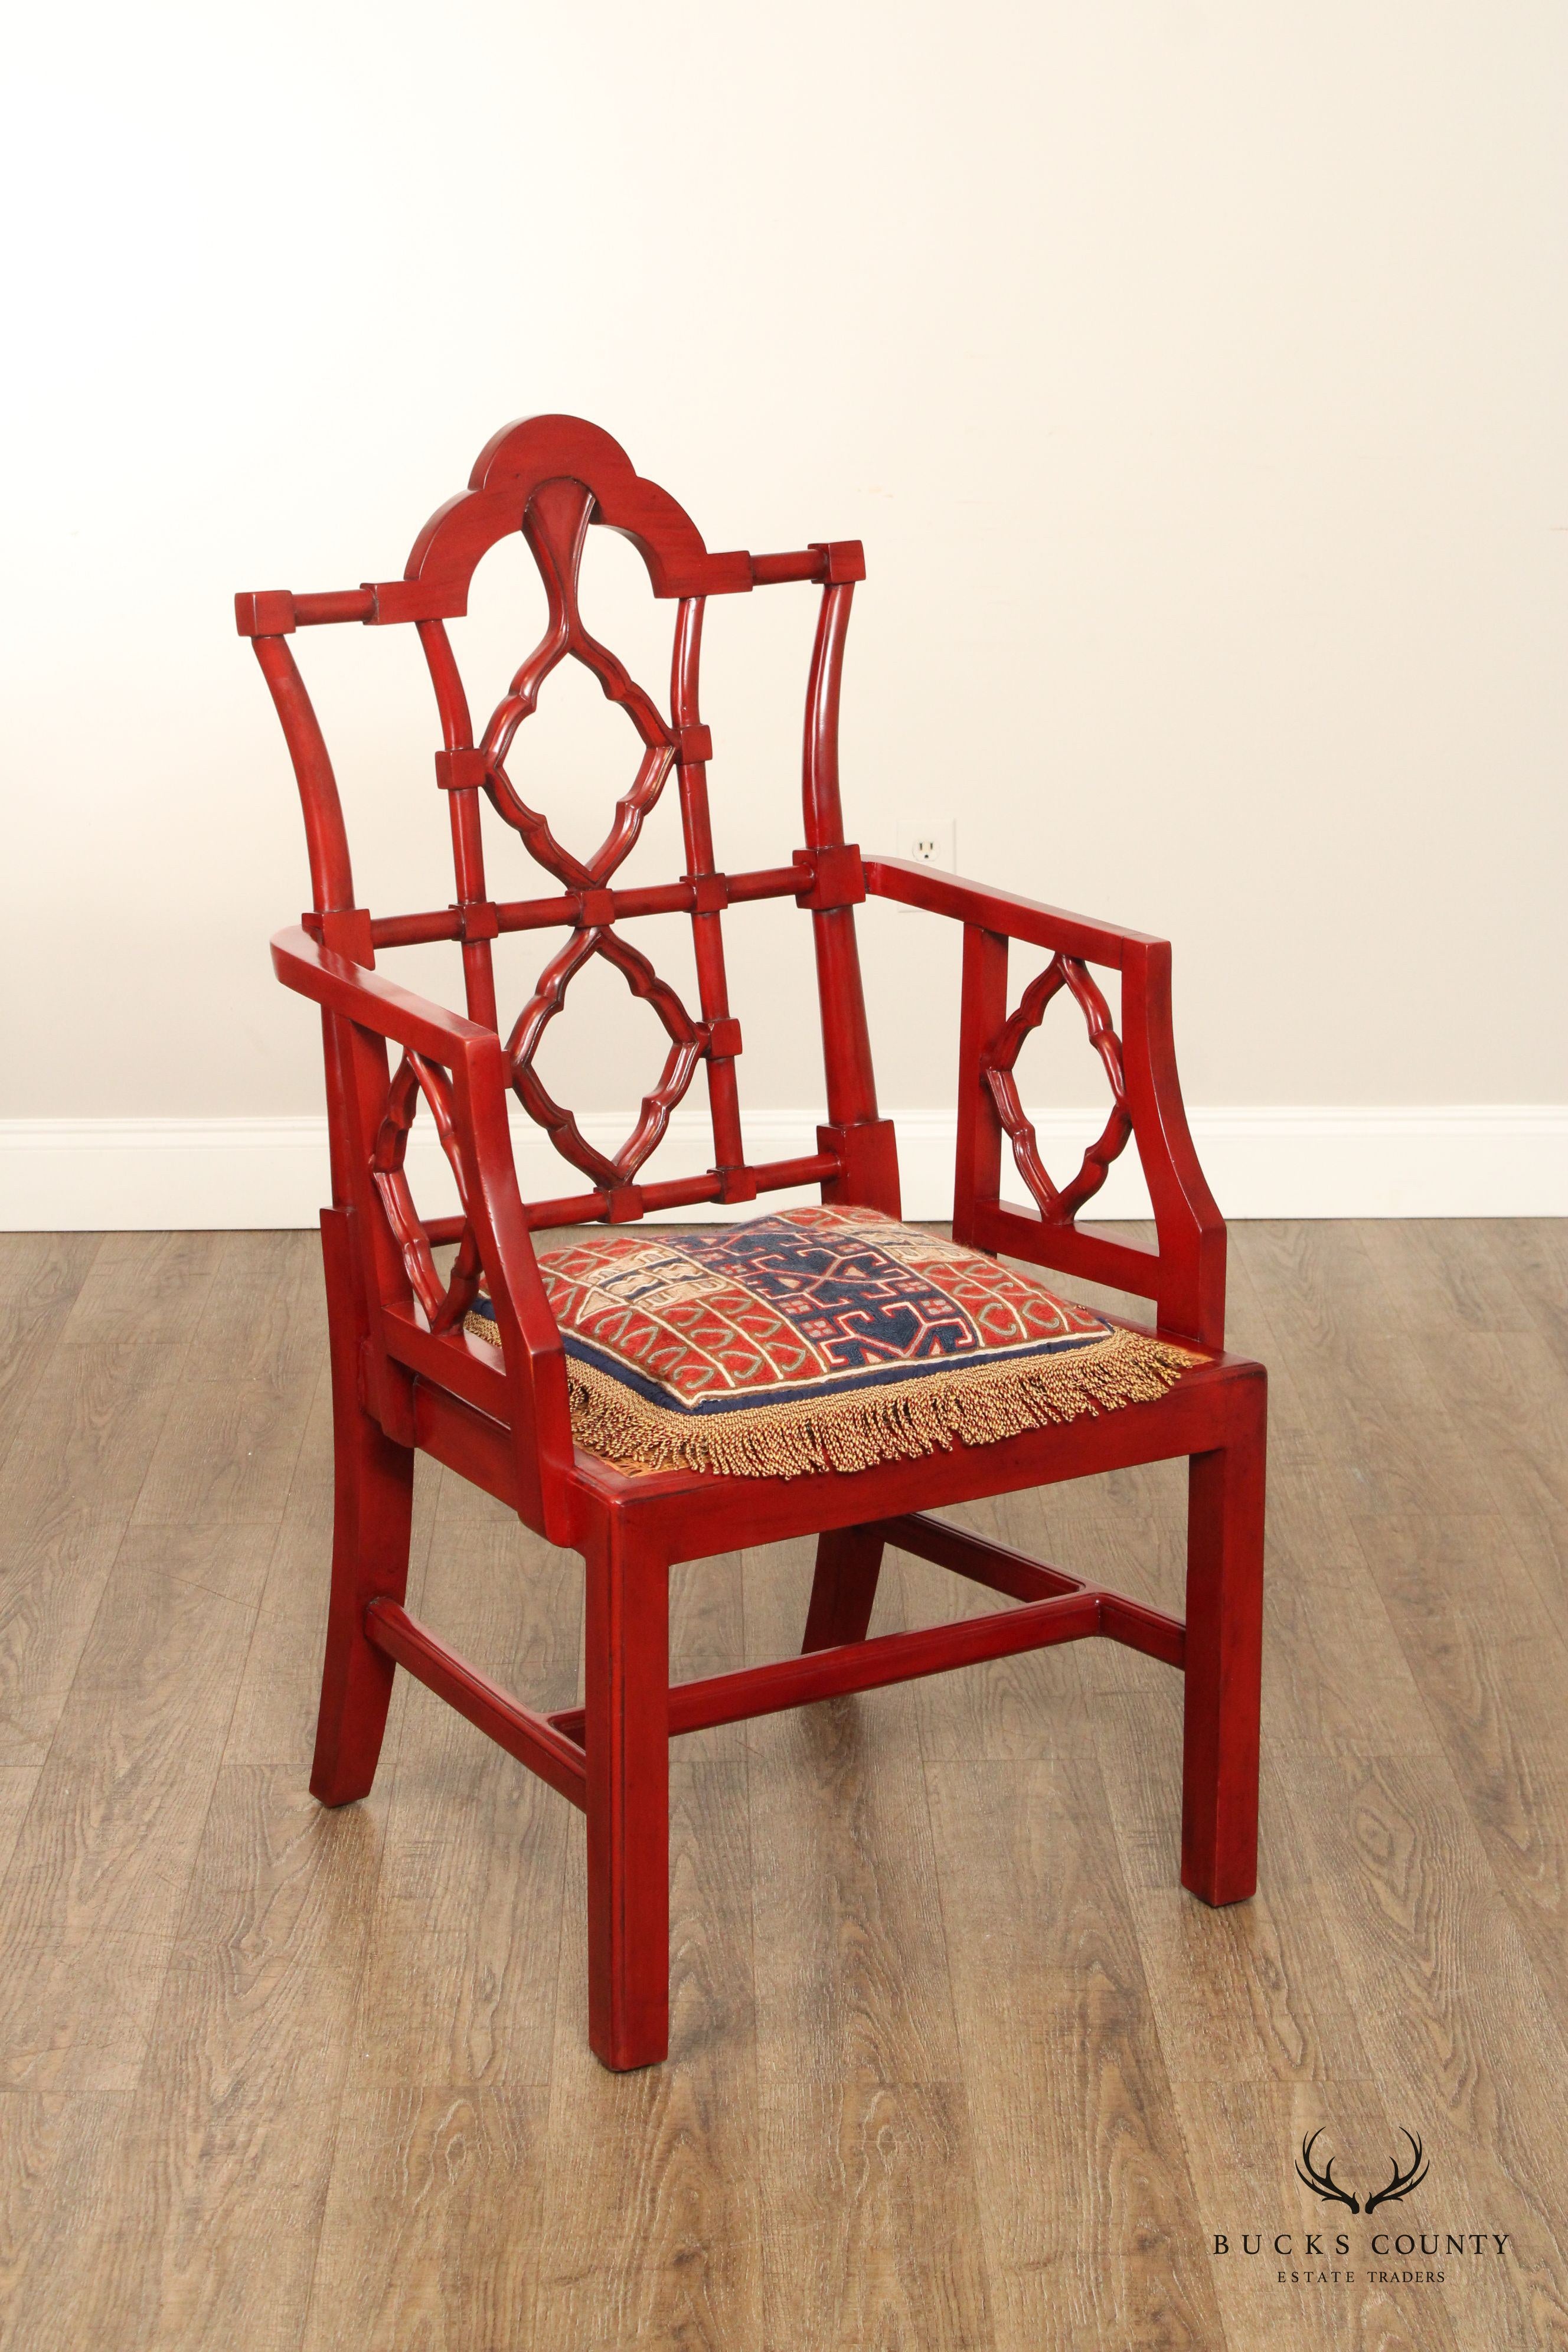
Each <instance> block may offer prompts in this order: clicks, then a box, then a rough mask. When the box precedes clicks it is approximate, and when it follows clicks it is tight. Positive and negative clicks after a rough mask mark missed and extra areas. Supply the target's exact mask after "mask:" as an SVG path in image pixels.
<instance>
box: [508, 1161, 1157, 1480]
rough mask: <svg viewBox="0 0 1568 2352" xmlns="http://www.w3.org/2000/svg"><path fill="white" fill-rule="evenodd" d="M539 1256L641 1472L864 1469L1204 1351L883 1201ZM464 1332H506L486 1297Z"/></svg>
mask: <svg viewBox="0 0 1568 2352" xmlns="http://www.w3.org/2000/svg"><path fill="white" fill-rule="evenodd" d="M540 1272H541V1274H542V1277H543V1282H544V1288H545V1291H546V1293H547V1294H548V1297H549V1300H550V1304H551V1307H552V1308H553V1310H554V1314H555V1319H556V1322H557V1323H558V1325H559V1326H560V1329H561V1336H562V1340H563V1345H564V1348H565V1352H566V1373H567V1381H568V1385H569V1388H570V1391H571V1398H572V1427H573V1433H574V1436H575V1438H576V1440H577V1443H578V1444H580V1445H583V1446H584V1447H586V1448H587V1449H588V1450H589V1451H590V1452H591V1453H594V1454H602V1455H604V1456H605V1458H606V1459H607V1460H609V1461H612V1462H617V1463H621V1464H625V1465H637V1466H638V1467H640V1468H645V1469H668V1468H674V1467H677V1466H679V1467H683V1468H686V1469H689V1470H711V1471H719V1472H722V1473H724V1474H725V1475H729V1476H731V1477H742V1478H790V1477H795V1476H798V1475H800V1474H801V1473H803V1472H805V1471H816V1470H864V1469H867V1468H868V1467H869V1466H870V1465H872V1464H873V1463H877V1462H887V1461H890V1460H893V1459H894V1458H895V1457H897V1456H900V1455H904V1456H908V1455H913V1454H930V1453H932V1452H933V1451H935V1449H936V1448H937V1447H939V1446H951V1445H953V1444H963V1445H985V1444H991V1443H992V1442H993V1441H994V1440H995V1439H997V1438H1003V1437H1013V1436H1016V1435H1017V1433H1019V1432H1020V1431H1021V1430H1026V1429H1038V1428H1040V1427H1042V1426H1043V1425H1044V1424H1045V1423H1047V1422H1053V1421H1070V1420H1072V1419H1073V1418H1074V1416H1075V1415H1076V1414H1079V1413H1084V1412H1113V1411H1114V1410H1115V1408H1116V1407H1117V1406H1118V1405H1124V1404H1131V1403H1135V1402H1142V1401H1144V1400H1147V1399H1150V1398H1154V1397H1158V1396H1161V1395H1163V1393H1164V1391H1165V1390H1166V1389H1168V1388H1169V1387H1170V1386H1171V1384H1172V1383H1173V1381H1176V1380H1178V1379H1179V1378H1180V1377H1181V1374H1182V1372H1183V1371H1184V1370H1186V1369H1187V1367H1188V1366H1189V1365H1190V1364H1191V1363H1192V1362H1193V1361H1194V1358H1193V1357H1191V1356H1190V1355H1187V1354H1185V1353H1184V1351H1183V1350H1182V1349H1178V1348H1173V1347H1171V1346H1169V1345H1167V1344H1166V1343H1165V1342H1163V1341H1162V1340H1158V1339H1151V1338H1149V1337H1147V1336H1146V1335H1145V1334H1143V1333H1142V1332H1137V1331H1129V1330H1125V1329H1123V1328H1121V1326H1119V1325H1116V1324H1112V1323H1108V1322H1106V1321H1105V1320H1104V1319H1103V1318H1102V1317H1100V1316H1099V1315H1096V1314H1094V1313H1093V1312H1092V1311H1091V1310H1090V1309H1089V1307H1078V1306H1075V1305H1073V1304H1072V1302H1071V1301H1070V1300H1068V1299H1065V1298H1058V1297H1057V1296H1056V1295H1055V1293H1054V1292H1052V1291H1049V1290H1047V1289H1046V1288H1045V1286H1044V1285H1043V1284H1041V1283H1038V1282H1035V1281H1033V1280H1031V1279H1030V1278H1029V1276H1026V1275H1022V1274H1016V1273H1015V1272H1013V1270H1012V1269H1011V1268H1010V1267H1008V1266H1005V1265H1000V1264H999V1263H998V1261H997V1260H996V1259H995V1258H992V1257H985V1256H983V1255H981V1254H980V1253H979V1252H977V1251H975V1250H971V1249H965V1248H963V1247H962V1246H961V1245H960V1244H957V1243H955V1242H949V1241H942V1240H940V1239H938V1238H937V1237H936V1236H935V1235H933V1234H928V1233H922V1232H921V1231H920V1230H919V1229H918V1228H917V1227H915V1226H913V1225H904V1224H900V1223H897V1222H896V1220H895V1219H893V1218H891V1217H887V1216H883V1215H881V1214H879V1213H878V1212H877V1211H875V1210H871V1209H840V1208H828V1207H820V1208H816V1207H813V1208H805V1209H785V1210H784V1211H782V1212H781V1213H779V1214H777V1215H774V1216H767V1217H754V1218H752V1219H751V1220H750V1221H749V1222H748V1223H744V1224H739V1225H729V1226H725V1227H723V1228H721V1230H719V1231H717V1232H714V1233H708V1234H669V1233H667V1232H661V1231H660V1230H659V1229H658V1227H657V1226H652V1227H650V1226H643V1227H640V1228H638V1229H637V1231H635V1232H628V1231H627V1230H626V1228H624V1227H622V1228H620V1229H609V1230H606V1231H605V1232H603V1233H599V1234H595V1235H594V1237H593V1239H592V1240H590V1241H584V1242H580V1243H578V1244H575V1245H574V1246H573V1247H571V1248H568V1249H563V1250H560V1251H556V1252H552V1254H550V1255H547V1256H542V1257H541V1259H540ZM466 1328H468V1330H469V1331H471V1332H473V1333H474V1334H475V1335H476V1336H477V1337H479V1339H488V1340H489V1342H490V1343H491V1344H492V1345H499V1334H498V1331H497V1328H496V1321H495V1317H494V1315H493V1313H492V1312H491V1309H490V1305H489V1300H488V1299H487V1298H483V1297H481V1298H480V1299H479V1301H478V1303H477V1305H476V1307H475V1308H474V1310H473V1311H472V1312H471V1313H470V1314H469V1316H468V1318H467V1326H466Z"/></svg>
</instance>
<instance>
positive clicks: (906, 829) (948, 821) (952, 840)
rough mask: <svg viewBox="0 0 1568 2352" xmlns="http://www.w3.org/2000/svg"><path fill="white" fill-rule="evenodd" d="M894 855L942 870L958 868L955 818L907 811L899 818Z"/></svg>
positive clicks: (945, 872)
mask: <svg viewBox="0 0 1568 2352" xmlns="http://www.w3.org/2000/svg"><path fill="white" fill-rule="evenodd" d="M894 855H895V856H899V857H910V858H912V859H913V860H914V861H915V863H916V864H917V865H920V866H941V868H942V872H943V873H944V874H956V873H957V871H958V821H957V819H956V818H955V817H951V816H923V815H907V816H900V818H899V845H898V848H897V850H896V851H895V852H894Z"/></svg>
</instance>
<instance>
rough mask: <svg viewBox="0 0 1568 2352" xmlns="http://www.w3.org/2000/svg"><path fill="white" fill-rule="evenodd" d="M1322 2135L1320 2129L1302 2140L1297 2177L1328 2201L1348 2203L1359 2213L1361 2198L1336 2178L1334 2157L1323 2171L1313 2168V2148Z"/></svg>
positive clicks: (1353, 2211)
mask: <svg viewBox="0 0 1568 2352" xmlns="http://www.w3.org/2000/svg"><path fill="white" fill-rule="evenodd" d="M1322 2137H1323V2135H1322V2132H1321V2129H1320V2130H1318V2131H1315V2132H1313V2133H1312V2134H1311V2136H1310V2138H1307V2139H1304V2140H1303V2141H1302V2142H1301V2161H1300V2164H1299V2165H1298V2166H1297V2167H1296V2178H1297V2179H1298V2180H1301V2181H1304V2182H1305V2183H1306V2185H1307V2187H1308V2188H1309V2189H1311V2190H1312V2191H1313V2192H1314V2194H1315V2195H1317V2196H1319V2197H1321V2198H1323V2199H1324V2200H1325V2201H1327V2202H1328V2203H1330V2204H1333V2205H1348V2206H1349V2207H1350V2209H1351V2211H1352V2213H1359V2212H1360V2211H1361V2200H1360V2198H1359V2197H1352V2194H1351V2192H1350V2190H1349V2189H1342V2188H1341V2187H1340V2184H1339V2182H1338V2181H1337V2180H1336V2179H1334V2160H1333V2158H1332V2157H1331V2158H1329V2160H1328V2162H1327V2164H1325V2165H1324V2167H1323V2168H1322V2170H1321V2172H1316V2171H1314V2170H1313V2168H1312V2149H1313V2147H1314V2146H1315V2145H1316V2143H1317V2142H1318V2141H1319V2140H1321V2138H1322Z"/></svg>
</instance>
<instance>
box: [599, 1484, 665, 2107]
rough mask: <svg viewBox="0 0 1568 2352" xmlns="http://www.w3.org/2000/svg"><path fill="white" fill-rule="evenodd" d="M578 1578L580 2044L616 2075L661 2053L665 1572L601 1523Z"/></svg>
mask: <svg viewBox="0 0 1568 2352" xmlns="http://www.w3.org/2000/svg"><path fill="white" fill-rule="evenodd" d="M587 1576H588V1589H587V1609H586V1631H585V1636H584V1726H583V1737H584V1743H585V1745H586V1748H587V1764H588V2040H589V2042H590V2045H591V2046H592V2048H593V2051H594V2054H595V2057H596V2058H598V2059H599V2060H600V2062H601V2063H602V2064H604V2065H605V2066H608V2067H610V2068H612V2069H613V2070H614V2071H615V2072H616V2073H617V2074H620V2073H625V2072H626V2071H628V2070H629V2069H630V2068H632V2067H634V2066H653V2065H657V2064H658V2061H659V2060H660V2059H661V2058H663V2057H664V2056H665V2055H666V2053H667V2052H668V2048H669V1571H668V1564H667V1563H666V1562H665V1561H664V1560H663V1559H660V1558H658V1557H657V1556H654V1555H650V1554H649V1553H647V1551H646V1550H643V1549H640V1548H639V1547H638V1546H637V1545H636V1543H635V1542H634V1541H633V1540H632V1539H631V1538H628V1537H626V1535H625V1534H624V1533H623V1531H622V1530H621V1528H619V1527H618V1526H617V1525H616V1524H615V1523H614V1522H612V1524H611V1527H610V1528H609V1530H608V1531H607V1532H606V1533H605V1535H604V1536H603V1537H600V1538H595V1540H594V1542H593V1543H592V1545H591V1546H590V1549H589V1551H588V1555H587Z"/></svg>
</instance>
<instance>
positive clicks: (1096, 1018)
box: [865, 857, 1226, 1348]
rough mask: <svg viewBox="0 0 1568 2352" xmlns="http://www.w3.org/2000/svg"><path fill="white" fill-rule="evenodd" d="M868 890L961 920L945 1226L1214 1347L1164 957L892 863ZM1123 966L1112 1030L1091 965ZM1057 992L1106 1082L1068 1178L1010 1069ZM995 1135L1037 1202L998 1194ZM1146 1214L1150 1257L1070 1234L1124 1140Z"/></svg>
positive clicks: (1124, 1245)
mask: <svg viewBox="0 0 1568 2352" xmlns="http://www.w3.org/2000/svg"><path fill="white" fill-rule="evenodd" d="M865 870H866V880H867V885H868V888H869V889H870V890H871V892H872V893H873V894H874V895H875V896H877V897H879V898H893V899H898V900H901V901H902V902H903V903H904V904H905V905H906V906H912V907H920V908H924V909H925V910H926V911H927V912H929V913H931V914H938V915H945V916H948V917H950V918H952V919H954V920H956V921H958V922H961V923H962V924H963V1002H962V1009H961V1013H960V1021H959V1071H958V1150H957V1158H956V1163H955V1167H954V1180H953V1211H952V1231H953V1238H954V1239H955V1240H957V1241H963V1242H968V1243H970V1244H972V1245H973V1246H974V1247H975V1248H978V1249H985V1250H993V1251H995V1252H998V1253H1000V1254H1003V1255H1007V1256H1010V1257H1016V1258H1023V1259H1025V1260H1026V1261H1028V1262H1030V1263H1033V1264H1035V1265H1046V1266H1050V1267H1053V1268H1055V1269H1056V1270H1058V1272H1060V1273H1063V1274H1069V1275H1077V1276H1080V1277H1081V1278H1083V1279H1085V1280H1088V1281H1091V1282H1103V1283H1107V1284H1110V1286H1113V1287H1114V1288H1116V1289H1119V1290H1130V1291H1131V1292H1132V1293H1133V1294H1134V1296H1135V1297H1142V1298H1152V1299H1153V1300H1154V1301H1155V1302H1156V1306H1157V1309H1158V1318H1159V1327H1160V1328H1161V1329H1162V1330H1163V1331H1165V1332H1168V1333H1169V1334H1170V1335H1171V1336H1172V1337H1173V1338H1181V1339H1196V1340H1197V1341H1199V1342H1200V1344H1201V1345H1203V1346H1205V1347H1210V1348H1219V1347H1223V1345H1224V1344H1225V1248H1226V1235H1225V1223H1224V1221H1223V1219H1222V1218H1221V1216H1220V1213H1219V1211H1218V1209H1217V1208H1216V1207H1215V1202H1214V1199H1213V1196H1212V1195H1211V1193H1210V1192H1209V1189H1208V1186H1207V1184H1206V1183H1205V1181H1204V1176H1203V1171H1202V1170H1201V1169H1200V1167H1199V1165H1198V1160H1197V1154H1196V1152H1195V1150H1194V1148H1193V1140H1192V1137H1191V1134H1190V1133H1189V1131H1188V1128H1187V1119H1186V1112H1185V1110H1184V1108H1183V1103H1182V1094H1181V1087H1180V1084H1179V1081H1178V1079H1177V1076H1176V1054H1175V1044H1174V1039H1173V1032H1172V1026H1171V950H1170V945H1169V943H1168V941H1166V940H1156V939H1151V938H1149V937H1148V936H1146V935H1145V934H1144V933H1143V932H1142V931H1131V930H1126V929H1121V928H1120V927H1119V926H1117V925H1114V924H1110V923H1097V922H1093V921H1091V920H1089V919H1088V918H1087V917H1084V916H1081V915H1072V914H1068V913H1067V912H1065V911H1064V910H1063V909H1062V908H1058V907H1046V906H1040V905H1037V903H1036V902H1035V901H1033V900H1031V899H1027V898H1016V897H1015V896H1013V895H1012V894H1010V893H1009V892H1006V891H999V890H992V889H988V888H986V887H984V886H982V885H981V884H979V883H973V882H965V881H962V880H960V878H959V877H957V876H956V875H951V874H942V873H939V872H933V871H932V870H931V868H930V867H929V866H917V865H913V864H910V863H909V862H907V861H906V860H904V859H901V858H896V857H885V858H868V859H867V860H866V868H865ZM1009 940H1026V941H1028V942H1029V943H1030V944H1031V945H1034V946H1036V947H1041V948H1045V949H1046V950H1048V951H1049V954H1050V958H1051V961H1050V962H1049V963H1048V964H1047V966H1046V968H1045V970H1044V971H1042V972H1040V973H1038V974H1037V977H1036V978H1035V979H1034V980H1032V981H1031V982H1029V984H1028V986H1027V987H1026V989H1025V990H1024V992H1023V993H1022V995H1021V996H1020V998H1019V1000H1018V1003H1017V1004H1016V1006H1015V1007H1014V1008H1013V1010H1012V1011H1011V1012H1009V1010H1008V1002H1007V947H1008V941H1009ZM1094 964H1098V965H1100V967H1101V969H1103V970H1108V971H1117V972H1120V974H1121V1020H1122V1031H1123V1034H1121V1035H1120V1036H1119V1035H1118V1034H1117V1032H1116V1029H1115V1027H1114V1026H1113V1024H1112V1021H1111V1015H1110V1007H1109V1005H1108V1004H1107V1003H1106V1000H1105V997H1104V995H1103V994H1102V992H1101V991H1100V987H1099V985H1098V984H1097V982H1096V981H1095V979H1094V976H1093V973H1092V971H1090V969H1089V967H1090V966H1091V965H1094ZM1058 995H1065V996H1067V997H1069V998H1071V999H1072V1000H1073V1001H1074V1002H1075V1003H1077V1005H1078V1007H1079V1011H1080V1012H1081V1013H1082V1014H1083V1017H1084V1023H1085V1026H1086V1028H1087V1031H1088V1042H1089V1045H1090V1046H1091V1047H1092V1049H1093V1050H1094V1052H1095V1053H1096V1054H1097V1055H1099V1057H1100V1064H1101V1066H1102V1068H1103V1069H1104V1072H1105V1075H1106V1077H1107V1079H1108V1081H1109V1083H1110V1117H1109V1118H1107V1120H1106V1123H1105V1127H1104V1129H1103V1130H1102V1132H1101V1133H1100V1136H1099V1137H1098V1138H1097V1139H1096V1140H1095V1141H1094V1142H1093V1143H1091V1144H1090V1145H1089V1149H1088V1150H1087V1151H1086V1152H1085V1153H1084V1155H1083V1160H1082V1162H1081V1164H1080V1166H1079V1170H1078V1172H1077V1173H1076V1175H1074V1176H1073V1177H1072V1178H1071V1179H1070V1181H1068V1182H1067V1183H1066V1184H1063V1185H1060V1186H1058V1184H1057V1183H1056V1182H1055V1181H1054V1180H1053V1179H1052V1177H1051V1176H1050V1174H1049V1173H1048V1172H1047V1169H1046V1166H1045V1162H1044V1160H1043V1158H1042V1156H1041V1151H1040V1145H1039V1139H1038V1137H1037V1134H1036V1132H1035V1129H1034V1126H1033V1124H1032V1123H1031V1121H1030V1120H1029V1118H1028V1117H1027V1115H1026V1112H1025V1110H1024V1108H1023V1105H1022V1103H1021V1101H1020V1100H1019V1097H1018V1088H1017V1083H1016V1078H1015V1076H1014V1069H1015V1066H1016V1062H1017V1058H1018V1054H1019V1051H1020V1049H1021V1047H1022V1046H1023V1044H1024V1042H1025V1040H1026V1037H1027V1036H1028V1035H1029V1034H1030V1033H1031V1032H1032V1031H1033V1030H1035V1029H1036V1028H1037V1027H1038V1026H1039V1024H1040V1022H1041V1021H1042V1020H1043V1019H1044V1018H1045V1015H1046V1012H1047V1007H1048V1006H1049V1005H1050V1003H1051V1002H1052V1000H1053V999H1054V998H1055V997H1057V996H1058ZM1004 1140H1005V1141H1006V1142H1007V1143H1008V1144H1010V1146H1011V1148H1012V1156H1013V1160H1014V1162H1015V1164H1016V1168H1017V1171H1018V1173H1019V1175H1020V1176H1021V1177H1022V1178H1023V1180H1024V1183H1025V1185H1026V1188H1027V1190H1028V1192H1029V1193H1030V1194H1031V1196H1032V1202H1033V1205H1032V1206H1031V1207H1028V1208H1022V1207H1017V1206H1015V1205H1014V1204H1012V1203H1010V1202H1005V1201H1004V1200H1003V1199H1002V1196H1001V1184H1002V1150H1003V1144H1004ZM1130 1140H1131V1142H1132V1143H1133V1144H1134V1145H1135V1147H1136V1149H1137V1152H1138V1157H1139V1160H1140V1162H1141V1164H1142V1170H1143V1175H1144V1180H1145V1181H1146V1182H1147V1184H1148V1187H1149V1196H1150V1200H1151V1202H1152V1206H1153V1210H1154V1225H1155V1233H1156V1237H1157V1238H1156V1246H1155V1247H1154V1248H1153V1249H1152V1250H1148V1249H1144V1248H1142V1247H1140V1246H1138V1245H1137V1244H1131V1243H1128V1242H1122V1241H1118V1240H1115V1239H1113V1238H1112V1237H1111V1236H1110V1235H1109V1234H1097V1233H1092V1232H1085V1231H1082V1230H1080V1228H1079V1224H1078V1222H1077V1220H1078V1214H1079V1210H1080V1209H1081V1208H1083V1207H1084V1206H1085V1204H1086V1203H1087V1202H1089V1201H1090V1200H1092V1198H1093V1197H1094V1195H1095V1193H1097V1192H1099V1191H1100V1186H1101V1185H1102V1184H1103V1183H1104V1181H1105V1179H1106V1176H1107V1174H1108V1173H1109V1171H1110V1167H1111V1164H1112V1162H1113V1161H1114V1160H1116V1159H1117V1157H1118V1156H1119V1155H1120V1153H1121V1152H1122V1151H1123V1150H1125V1149H1126V1146H1127V1144H1128V1142H1129V1141H1130Z"/></svg>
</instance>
